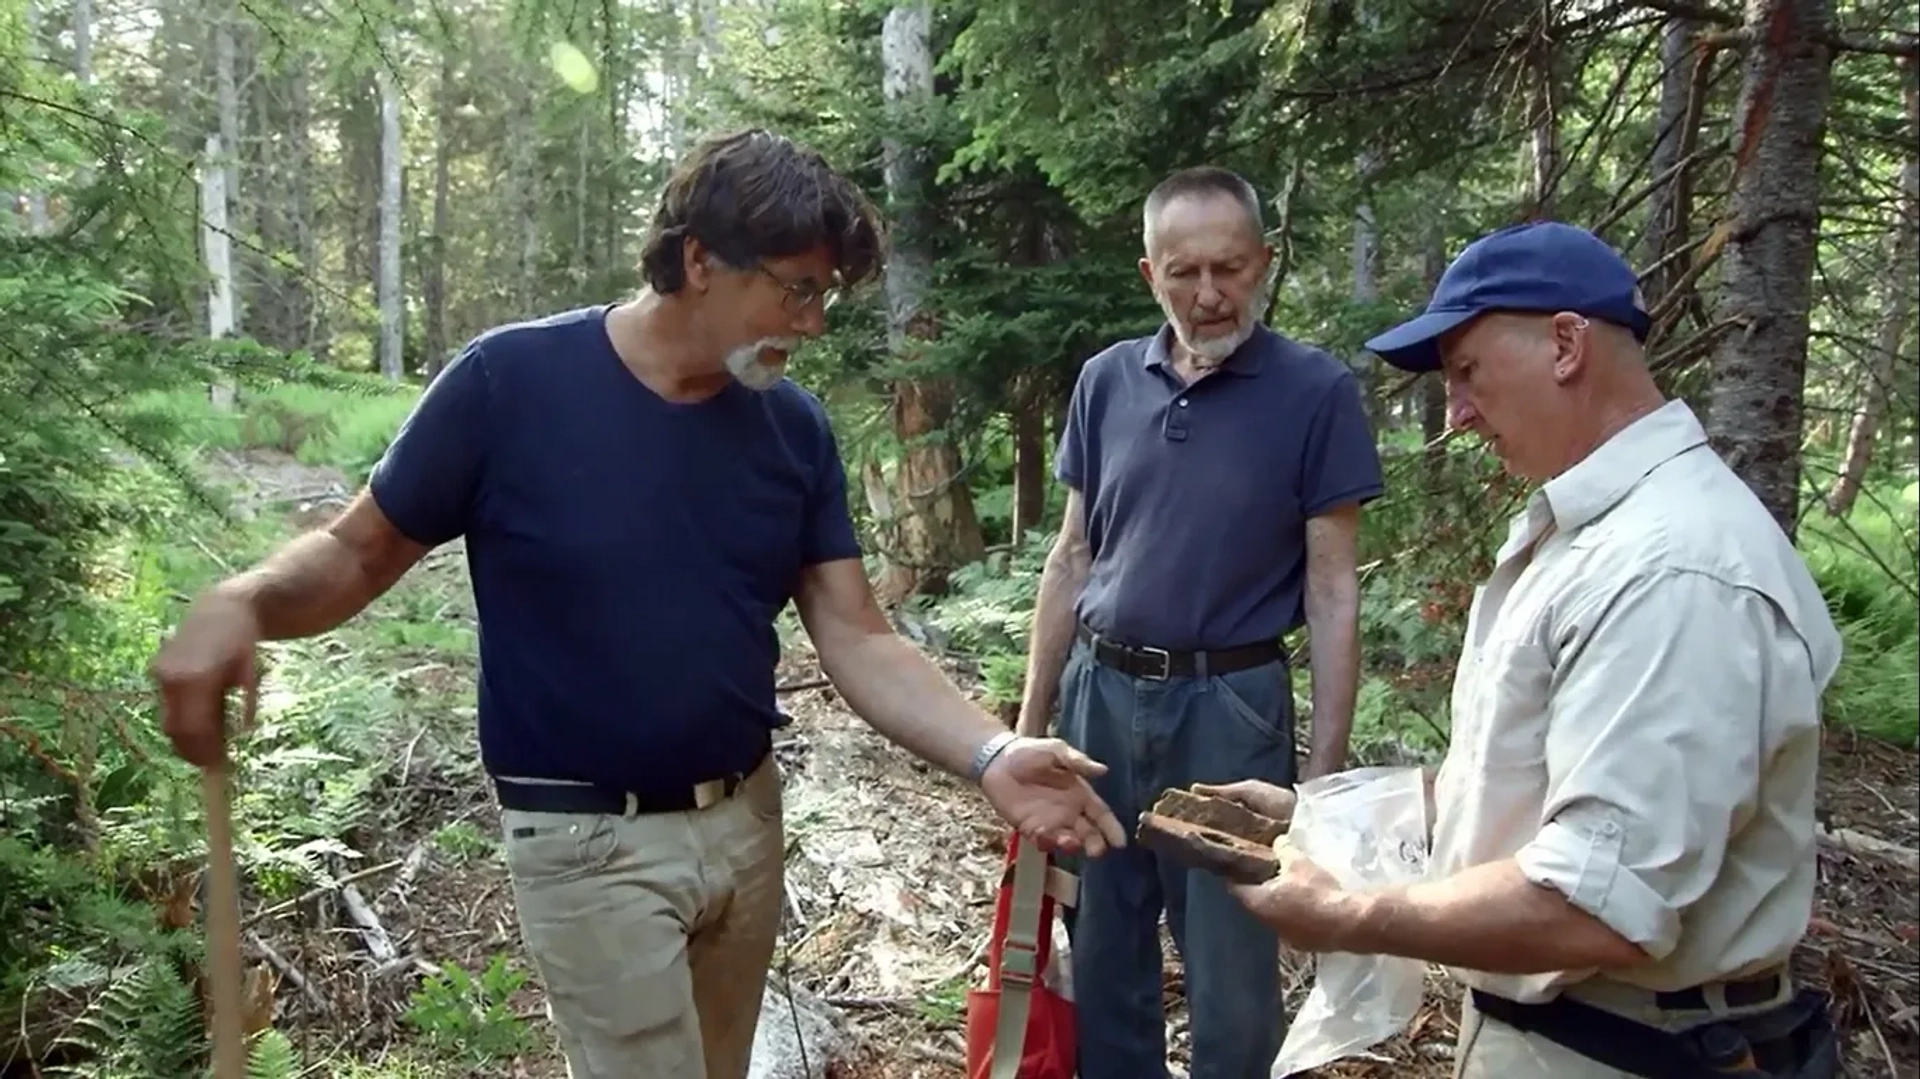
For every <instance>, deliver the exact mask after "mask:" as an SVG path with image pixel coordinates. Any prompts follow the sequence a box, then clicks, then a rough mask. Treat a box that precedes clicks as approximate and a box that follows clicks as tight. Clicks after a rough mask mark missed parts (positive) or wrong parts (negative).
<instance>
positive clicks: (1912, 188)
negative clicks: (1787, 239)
mask: <svg viewBox="0 0 1920 1079" xmlns="http://www.w3.org/2000/svg"><path fill="white" fill-rule="evenodd" d="M1900 66H1901V69H1902V71H1903V73H1904V75H1905V76H1906V77H1905V79H1904V81H1905V83H1906V87H1905V93H1904V95H1903V96H1904V97H1905V99H1906V108H1907V160H1906V163H1905V164H1904V165H1902V166H1901V169H1900V205H1899V207H1898V209H1897V211H1896V212H1895V215H1894V221H1893V236H1892V237H1891V243H1890V244H1889V245H1888V246H1889V248H1890V252H1889V255H1888V258H1887V266H1888V267H1889V269H1890V271H1891V272H1890V273H1889V274H1888V275H1887V277H1886V279H1885V280H1886V287H1887V298H1886V308H1885V310H1883V311H1882V312H1881V315H1880V340H1879V342H1878V344H1879V349H1878V351H1877V352H1876V354H1875V355H1874V357H1873V364H1872V366H1871V368H1869V370H1868V372H1867V378H1866V383H1865V385H1863V386H1861V387H1860V404H1859V407H1858V408H1857V409H1855V411H1854V414H1853V425H1852V427H1851V428H1849V429H1848V431H1847V456H1846V460H1845V462H1844V463H1843V464H1842V465H1841V466H1840V475H1839V477H1838V478H1837V479H1835V480H1834V483H1833V489H1832V490H1831V491H1829V492H1828V493H1827V510H1828V512H1830V513H1832V514H1833V515H1834V516H1836V517H1844V516H1846V515H1847V514H1848V513H1849V512H1850V511H1852V509H1853V503H1854V500H1855V499H1857V498H1859V497H1860V488H1861V486H1862V485H1863V484H1864V483H1865V482H1866V478H1867V466H1868V465H1870V464H1872V463H1873V444H1874V439H1875V437H1876V436H1878V435H1879V433H1880V417H1881V415H1882V414H1883V413H1884V412H1885V411H1886V407H1887V391H1888V390H1889V388H1890V387H1892V385H1893V380H1894V377H1895V371H1896V370H1897V369H1898V367H1899V362H1900V346H1901V345H1902V344H1903V343H1904V340H1905V338H1906V333H1907V319H1909V318H1910V317H1912V315H1913V283H1914V278H1915V276H1916V275H1920V157H1916V154H1920V151H1916V149H1915V146H1916V144H1920V84H1917V83H1916V78H1915V63H1914V60H1913V58H1912V57H1907V58H1905V59H1903V60H1902V61H1901V63H1900Z"/></svg>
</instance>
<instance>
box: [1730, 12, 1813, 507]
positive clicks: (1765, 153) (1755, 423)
mask: <svg viewBox="0 0 1920 1079" xmlns="http://www.w3.org/2000/svg"><path fill="white" fill-rule="evenodd" d="M1829 21H1830V20H1829V13H1828V7H1827V0H1748V2H1747V17H1746V26H1747V35H1748V43H1747V50H1746V57H1745V61H1744V62H1745V71H1744V77H1743V80H1742V83H1741V87H1740V102H1739V105H1738V107H1737V109H1736V110H1735V115H1734V125H1733V129H1734V132H1735V138H1736V140H1737V143H1736V145H1737V147H1738V149H1737V152H1736V154H1735V164H1734V176H1735V178H1734V182H1733V193H1732V199H1731V202H1732V230H1731V232H1730V234H1729V238H1728V245H1727V253H1726V255H1725V260H1726V261H1725V267H1724V274H1725V276H1724V278H1723V285H1722V290H1721V294H1720V303H1719V307H1718V310H1717V318H1716V319H1715V321H1721V320H1726V319H1732V320H1735V324H1736V325H1738V326H1739V327H1741V329H1740V330H1739V331H1737V332H1733V333H1729V334H1727V335H1726V336H1725V337H1724V338H1722V339H1721V341H1720V342H1719V343H1718V344H1717V345H1716V347H1715V349H1714V352H1713V359H1712V381H1711V385H1712V391H1711V392H1712V404H1711V409H1710V412H1709V414H1708V420H1707V433H1708V436H1709V437H1710V438H1711V440H1712V442H1713V446H1714V448H1715V449H1716V450H1718V451H1719V452H1720V454H1721V455H1722V456H1723V457H1725V458H1726V460H1727V463H1728V464H1729V465H1730V466H1731V467H1732V468H1733V470H1734V471H1735V472H1737V473H1739V475H1740V477H1741V478H1742V479H1744V480H1745V481H1746V482H1747V484H1748V486H1750V487H1752V488H1753V490H1754V492H1755V493H1756V494H1757V495H1759V497H1760V501H1761V502H1762V503H1764V504H1765V505H1766V507H1767V510H1768V511H1769V512H1770V513H1772V514H1773V517H1774V520H1776V521H1778V522H1779V524H1780V527H1781V528H1782V529H1784V530H1785V531H1786V533H1787V535H1789V536H1792V535H1794V534H1795V531H1796V527H1797V525H1798V520H1799V505H1800V498H1799V495H1800V429H1801V424H1802V422H1803V414H1802V412H1803V410H1802V405H1803V401H1802V397H1803V394H1804V392H1805V388H1806V374H1807V330H1808V313H1809V309H1810V307H1811V303H1812V292H1813V264H1814V244H1815V241H1816V237H1817V234H1818V231H1819V225H1820V151H1821V143H1822V139H1823V137H1824V135H1825V132H1826V121H1827V104H1828V100H1829V98H1830V96H1831V93H1832V67H1831V65H1832V52H1831V49H1830V47H1829V46H1828V45H1827V44H1826V41H1827V36H1828V29H1829V27H1828V23H1829Z"/></svg>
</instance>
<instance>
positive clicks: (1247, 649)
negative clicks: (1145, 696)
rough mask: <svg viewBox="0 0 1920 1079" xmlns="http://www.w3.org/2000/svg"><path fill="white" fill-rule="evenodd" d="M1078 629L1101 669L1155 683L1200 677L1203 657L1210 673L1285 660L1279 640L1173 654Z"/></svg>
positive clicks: (1244, 668)
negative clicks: (1105, 668) (1109, 668)
mask: <svg viewBox="0 0 1920 1079" xmlns="http://www.w3.org/2000/svg"><path fill="white" fill-rule="evenodd" d="M1075 630H1076V633H1077V635H1078V636H1079V638H1080V640H1082V641H1084V642H1086V645H1087V647H1088V648H1090V649H1092V650H1093V658H1094V660H1095V661H1097V662H1098V663H1099V664H1100V665H1101V666H1103V667H1112V668H1113V669H1114V670H1116V671H1121V672H1124V673H1126V674H1130V675H1132V676H1134V677H1135V678H1145V679H1149V680H1151V681H1155V682H1162V681H1165V680H1167V679H1169V678H1195V677H1198V676H1199V673H1200V670H1201V668H1202V665H1203V664H1202V657H1205V663H1204V666H1205V669H1206V672H1207V673H1208V674H1231V673H1233V672H1234V671H1244V670H1248V669H1249V668H1253V667H1258V666H1261V665H1263V664H1267V663H1272V662H1274V661H1275V660H1277V659H1280V658H1282V653H1281V651H1280V642H1279V641H1277V640H1274V641H1264V642H1262V643H1260V644H1242V645H1235V646H1234V647H1232V648H1213V649H1206V650H1203V651H1195V652H1171V651H1168V650H1167V649H1165V648H1149V647H1142V646H1139V645H1128V644H1121V643H1120V642H1119V641H1113V640H1108V639H1107V638H1105V637H1102V636H1100V635H1099V634H1097V633H1095V632H1094V631H1093V630H1091V629H1088V628H1087V626H1086V623H1084V622H1083V623H1080V624H1078V625H1077V626H1075Z"/></svg>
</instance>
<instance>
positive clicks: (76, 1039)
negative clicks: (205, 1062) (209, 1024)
mask: <svg viewBox="0 0 1920 1079" xmlns="http://www.w3.org/2000/svg"><path fill="white" fill-rule="evenodd" d="M206 1044H207V1038H206V1034H205V1026H204V1018H203V1016H202V1015H201V1011H200V1002H199V1001H198V1000H197V999H196V998H195V995H194V991H193V988H192V986H190V985H189V984H188V983H187V981H186V980H185V979H184V978H182V977H181V975H180V971H179V970H178V969H177V968H176V967H175V966H174V965H173V964H172V963H170V962H168V961H166V960H164V959H159V958H154V959H148V960H146V961H144V962H141V963H140V964H139V965H138V966H136V967H135V968H134V969H133V970H132V971H130V972H125V973H123V974H120V975H116V976H115V978H114V979H113V980H112V981H111V982H110V983H109V984H108V985H107V987H106V990H105V991H104V992H102V993H101V994H100V996H99V998H98V999H96V1000H95V1001H94V1002H93V1004H92V1006H91V1007H89V1008H88V1009H87V1012H86V1013H85V1014H84V1015H82V1016H81V1017H80V1018H79V1019H78V1020H77V1021H76V1022H75V1023H74V1029H73V1032H72V1033H70V1034H69V1035H67V1036H66V1037H65V1038H64V1039H63V1040H62V1041H61V1043H59V1044H58V1045H57V1046H56V1048H57V1049H59V1050H61V1051H64V1052H71V1053H77V1054H79V1055H80V1056H81V1057H82V1062H81V1063H78V1064H74V1065H70V1066H66V1067H62V1068H56V1069H50V1072H51V1074H53V1075H56V1076H58V1077H60V1079H152V1077H153V1076H159V1075H179V1076H184V1075H191V1074H194V1073H196V1072H199V1071H201V1070H202V1069H201V1068H200V1064H201V1061H202V1059H203V1058H204V1056H205V1055H206Z"/></svg>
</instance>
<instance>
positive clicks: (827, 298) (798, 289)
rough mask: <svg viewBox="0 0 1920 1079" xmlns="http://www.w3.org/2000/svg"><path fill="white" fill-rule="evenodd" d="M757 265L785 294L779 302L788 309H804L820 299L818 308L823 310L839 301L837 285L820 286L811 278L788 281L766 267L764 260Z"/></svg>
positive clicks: (839, 290) (838, 287)
mask: <svg viewBox="0 0 1920 1079" xmlns="http://www.w3.org/2000/svg"><path fill="white" fill-rule="evenodd" d="M759 267H760V272H761V273H763V274H766V275H767V276H768V277H770V278H772V279H773V283H774V284H776V285H779V286H780V288H781V290H782V291H784V292H785V293H786V294H787V295H786V297H785V298H783V299H782V300H781V301H780V302H781V304H782V305H783V306H785V307H786V309H787V310H789V311H804V310H806V309H807V308H808V307H809V306H811V305H812V304H813V302H814V301H815V300H819V301H820V309H821V310H823V311H824V310H826V309H827V308H829V307H832V306H833V305H834V304H836V303H839V302H840V294H841V292H842V289H841V288H840V286H838V285H828V286H826V287H825V288H822V287H821V286H819V285H816V284H814V283H813V282H812V281H811V280H807V281H799V282H794V281H788V280H786V279H785V278H782V277H781V276H780V275H779V274H777V273H774V272H773V271H772V270H769V269H767V264H766V263H764V262H762V263H759Z"/></svg>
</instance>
